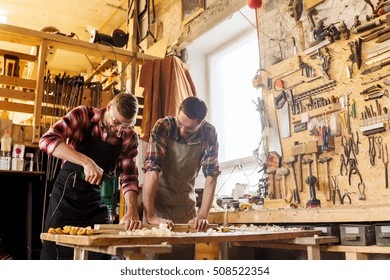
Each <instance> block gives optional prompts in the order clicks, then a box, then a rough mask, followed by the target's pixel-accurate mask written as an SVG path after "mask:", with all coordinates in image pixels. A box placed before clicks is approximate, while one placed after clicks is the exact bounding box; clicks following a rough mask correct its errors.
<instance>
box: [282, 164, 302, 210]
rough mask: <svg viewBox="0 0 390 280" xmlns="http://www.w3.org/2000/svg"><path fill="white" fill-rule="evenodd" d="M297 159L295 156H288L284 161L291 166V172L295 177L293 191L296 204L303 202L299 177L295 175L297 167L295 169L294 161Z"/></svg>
mask: <svg viewBox="0 0 390 280" xmlns="http://www.w3.org/2000/svg"><path fill="white" fill-rule="evenodd" d="M296 161H297V160H296V159H295V157H294V156H293V157H290V158H288V159H287V160H286V161H285V162H284V163H285V164H287V165H288V166H289V167H290V168H291V174H292V177H293V184H294V192H293V193H294V202H295V203H296V204H300V203H301V202H300V200H299V194H298V184H297V178H296V177H295V169H294V163H295V162H296Z"/></svg>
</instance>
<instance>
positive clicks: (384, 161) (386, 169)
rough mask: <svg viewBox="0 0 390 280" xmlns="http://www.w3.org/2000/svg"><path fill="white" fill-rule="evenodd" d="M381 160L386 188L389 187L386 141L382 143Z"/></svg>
mask: <svg viewBox="0 0 390 280" xmlns="http://www.w3.org/2000/svg"><path fill="white" fill-rule="evenodd" d="M384 147H385V148H384ZM382 162H383V165H384V167H385V187H386V189H387V188H388V187H389V152H388V150H387V143H386V144H384V145H382Z"/></svg>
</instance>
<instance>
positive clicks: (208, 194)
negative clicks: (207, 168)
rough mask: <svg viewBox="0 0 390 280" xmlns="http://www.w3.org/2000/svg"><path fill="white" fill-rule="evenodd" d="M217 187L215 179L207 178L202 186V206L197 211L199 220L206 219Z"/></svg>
mask: <svg viewBox="0 0 390 280" xmlns="http://www.w3.org/2000/svg"><path fill="white" fill-rule="evenodd" d="M216 186H217V177H212V176H207V177H206V181H205V184H204V190H203V198H202V204H201V206H200V209H199V211H198V216H199V217H200V218H204V219H207V216H208V215H209V211H210V208H211V205H212V204H213V201H214V194H215V188H216Z"/></svg>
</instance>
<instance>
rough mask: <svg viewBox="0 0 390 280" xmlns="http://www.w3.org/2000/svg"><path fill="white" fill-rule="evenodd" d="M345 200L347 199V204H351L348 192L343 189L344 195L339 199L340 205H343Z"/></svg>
mask: <svg viewBox="0 0 390 280" xmlns="http://www.w3.org/2000/svg"><path fill="white" fill-rule="evenodd" d="M346 198H348V200H349V204H352V200H351V197H350V195H349V193H348V190H347V189H344V194H343V196H342V198H341V204H344V200H345V199H346Z"/></svg>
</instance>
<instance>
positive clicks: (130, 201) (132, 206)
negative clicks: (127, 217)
mask: <svg viewBox="0 0 390 280" xmlns="http://www.w3.org/2000/svg"><path fill="white" fill-rule="evenodd" d="M137 196H138V193H137V192H135V191H128V192H126V193H125V195H124V197H125V203H126V212H127V213H129V214H132V213H133V212H134V211H138V208H137ZM130 211H131V212H130Z"/></svg>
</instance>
